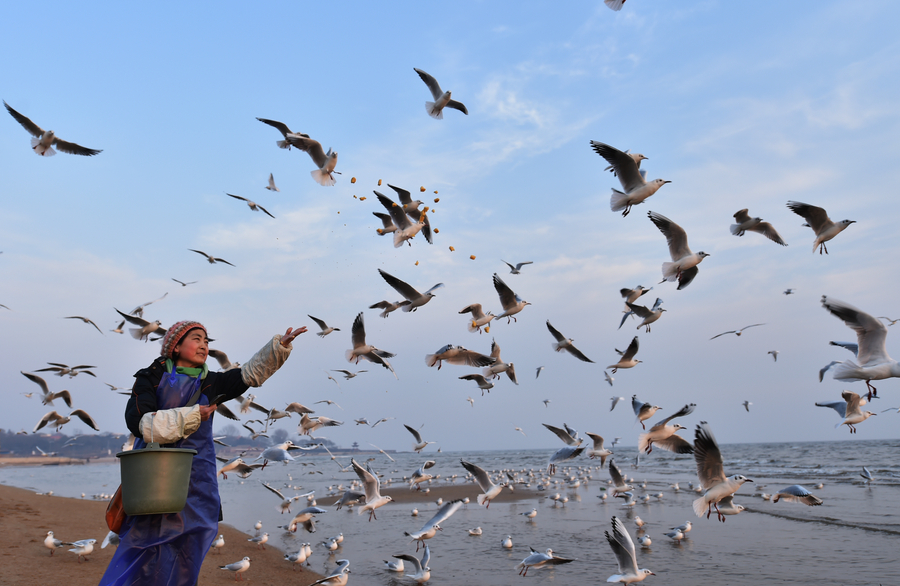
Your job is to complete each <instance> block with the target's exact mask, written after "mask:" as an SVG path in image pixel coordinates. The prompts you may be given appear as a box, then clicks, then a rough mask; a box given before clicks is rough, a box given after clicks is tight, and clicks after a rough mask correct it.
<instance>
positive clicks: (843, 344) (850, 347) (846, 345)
mask: <svg viewBox="0 0 900 586" xmlns="http://www.w3.org/2000/svg"><path fill="white" fill-rule="evenodd" d="M828 343H829V344H830V345H832V346H840V347H841V348H844V349H845V350H849V351H850V352H853V355H854V356H856V355H858V354H859V346H858V345H857V344H854V343H853V342H835V341H833V340H832V341H831V342H828Z"/></svg>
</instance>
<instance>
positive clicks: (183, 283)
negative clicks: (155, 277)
mask: <svg viewBox="0 0 900 586" xmlns="http://www.w3.org/2000/svg"><path fill="white" fill-rule="evenodd" d="M172 280H173V281H175V282H176V283H178V284H179V285H181V286H182V287H187V286H188V285H193V284H194V283H196V282H197V281H188V282H187V283H185V282H184V281H179V280H178V279H175V278H173V279H172Z"/></svg>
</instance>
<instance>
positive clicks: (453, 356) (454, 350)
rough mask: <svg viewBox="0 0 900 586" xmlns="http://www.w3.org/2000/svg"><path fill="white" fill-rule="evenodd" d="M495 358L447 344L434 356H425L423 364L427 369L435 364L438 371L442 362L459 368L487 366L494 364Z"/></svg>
mask: <svg viewBox="0 0 900 586" xmlns="http://www.w3.org/2000/svg"><path fill="white" fill-rule="evenodd" d="M496 361H497V360H496V359H495V358H491V357H490V356H485V355H484V354H481V353H479V352H475V351H474V350H467V349H465V348H463V347H462V346H454V345H453V344H447V345H446V346H444V347H442V348H441V349H440V350H438V351H437V352H435V353H434V354H428V355H427V356H425V364H426V365H427V366H429V367H431V366H434V365H435V364H437V367H438V370H440V369H441V366H442V364H443V363H444V362H448V363H449V364H458V365H460V366H489V365H491V364H493V363H494V362H496Z"/></svg>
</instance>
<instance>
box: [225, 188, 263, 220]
mask: <svg viewBox="0 0 900 586" xmlns="http://www.w3.org/2000/svg"><path fill="white" fill-rule="evenodd" d="M225 195H227V196H228V197H233V198H234V199H239V200H241V201H244V202H247V206H248V207H249V208H250V209H251V210H253V211H254V212H258V211H259V210H262V211H263V212H265V214H266V215H267V216H269V217H270V218H272V219H273V220H274V219H275V216H273V215H272V214H270V213H269V210H267V209H266V208H264V207H262V206H261V205H259V204H258V203H256V202H255V201H250V200H249V199H247V198H246V197H241V196H240V195H231V194H230V193H226V194H225Z"/></svg>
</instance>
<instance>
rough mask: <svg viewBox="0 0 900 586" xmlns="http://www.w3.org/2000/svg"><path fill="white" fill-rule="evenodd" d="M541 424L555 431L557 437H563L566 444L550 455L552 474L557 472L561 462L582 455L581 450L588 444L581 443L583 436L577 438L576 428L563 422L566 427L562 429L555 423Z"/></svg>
mask: <svg viewBox="0 0 900 586" xmlns="http://www.w3.org/2000/svg"><path fill="white" fill-rule="evenodd" d="M541 425H543V426H544V427H546V428H547V429H549V430H550V431H552V432H553V433H555V434H556V437H558V438H559V439H561V440H562V441H563V442H564V443H565V444H566V445H565V446H564V447H562V448H560V449H558V450H556V451H555V452H554V453H553V454H552V455H551V456H550V460H549V462H548V463H547V464H548V467H547V469H548V471H549V472H550V475H551V476H552V475H553V474H555V473H556V467H557V465H559V464H561V463H562V462H567V461H569V460H572V459H574V458H577V457H578V456H580V455H581V452H583V451H584V450H585V447H586V446H582V445H581V442H583V441H584V440H582V439H581V438H576V432H575V430H574V429H572V428H570V427H569V426H568V425H565V424H563V425H564V426H565V429H561V428H559V427H555V426H553V425H548V424H546V423H542V424H541Z"/></svg>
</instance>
